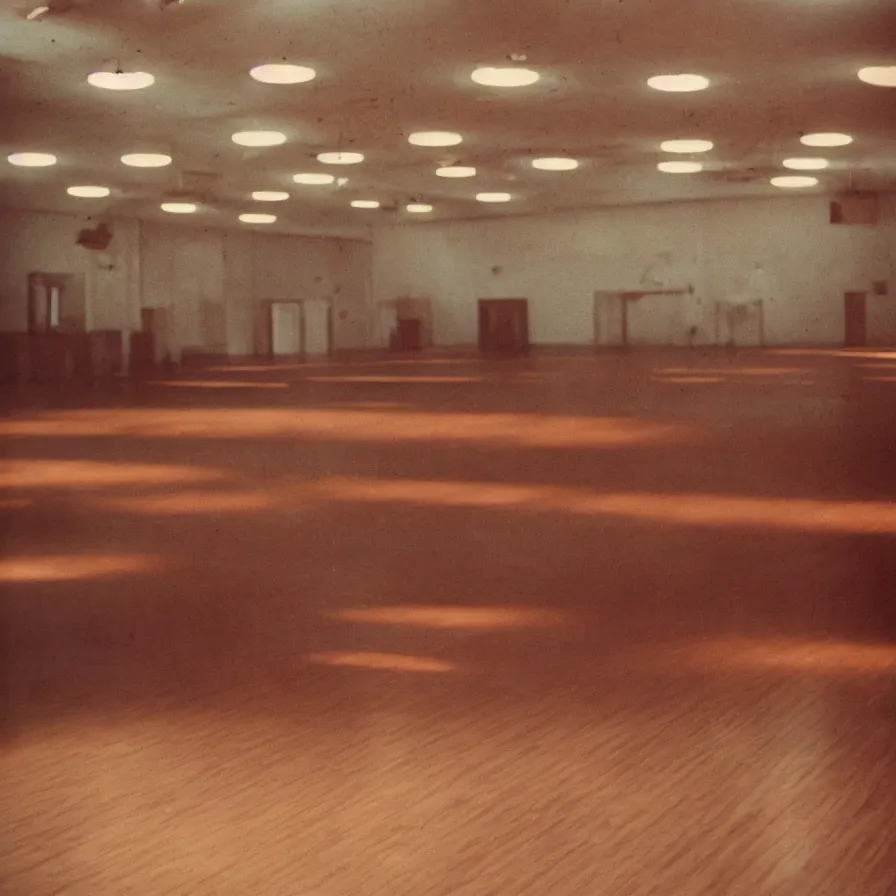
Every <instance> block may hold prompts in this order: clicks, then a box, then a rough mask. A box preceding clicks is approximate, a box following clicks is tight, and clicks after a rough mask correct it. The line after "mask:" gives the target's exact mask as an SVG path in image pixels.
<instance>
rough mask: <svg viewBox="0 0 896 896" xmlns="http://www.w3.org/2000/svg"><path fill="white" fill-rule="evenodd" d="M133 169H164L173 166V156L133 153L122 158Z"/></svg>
mask: <svg viewBox="0 0 896 896" xmlns="http://www.w3.org/2000/svg"><path fill="white" fill-rule="evenodd" d="M121 161H122V163H123V164H125V165H130V167H131V168H164V167H165V166H166V165H170V164H171V156H169V155H165V153H162V152H131V153H128V154H127V155H124V156H122V157H121Z"/></svg>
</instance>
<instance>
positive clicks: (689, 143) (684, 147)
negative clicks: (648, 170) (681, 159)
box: [660, 140, 713, 152]
mask: <svg viewBox="0 0 896 896" xmlns="http://www.w3.org/2000/svg"><path fill="white" fill-rule="evenodd" d="M712 146H713V143H712V140H663V142H662V143H660V149H661V150H662V151H663V152H709V151H710V150H711V149H712Z"/></svg>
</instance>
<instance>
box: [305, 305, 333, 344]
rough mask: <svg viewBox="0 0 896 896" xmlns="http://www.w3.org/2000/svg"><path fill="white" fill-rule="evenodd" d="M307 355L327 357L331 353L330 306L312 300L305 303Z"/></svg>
mask: <svg viewBox="0 0 896 896" xmlns="http://www.w3.org/2000/svg"><path fill="white" fill-rule="evenodd" d="M304 307H305V354H306V355H312V356H313V355H326V354H328V353H329V351H330V306H329V304H328V303H327V302H322V301H319V300H317V299H311V300H310V301H307V302H305V306H304Z"/></svg>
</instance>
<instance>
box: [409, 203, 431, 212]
mask: <svg viewBox="0 0 896 896" xmlns="http://www.w3.org/2000/svg"><path fill="white" fill-rule="evenodd" d="M405 211H408V212H410V213H411V214H412V215H425V214H426V213H427V212H431V211H432V206H431V205H427V204H426V203H425V202H409V203H408V204H407V205H406V206H405Z"/></svg>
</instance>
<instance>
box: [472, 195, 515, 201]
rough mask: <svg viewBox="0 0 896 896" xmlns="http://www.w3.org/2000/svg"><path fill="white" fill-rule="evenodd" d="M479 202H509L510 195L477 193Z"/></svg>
mask: <svg viewBox="0 0 896 896" xmlns="http://www.w3.org/2000/svg"><path fill="white" fill-rule="evenodd" d="M476 199H477V201H479V202H510V193H477V194H476Z"/></svg>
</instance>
